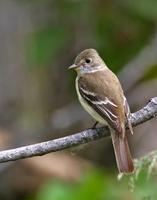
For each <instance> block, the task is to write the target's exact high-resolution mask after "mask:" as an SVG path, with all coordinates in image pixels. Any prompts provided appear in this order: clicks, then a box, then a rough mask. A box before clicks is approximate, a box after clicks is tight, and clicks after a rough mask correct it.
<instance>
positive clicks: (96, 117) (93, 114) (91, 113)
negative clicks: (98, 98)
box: [76, 83, 107, 125]
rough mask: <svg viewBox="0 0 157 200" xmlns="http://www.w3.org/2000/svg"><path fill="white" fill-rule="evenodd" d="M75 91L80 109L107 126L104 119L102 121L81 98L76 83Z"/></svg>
mask: <svg viewBox="0 0 157 200" xmlns="http://www.w3.org/2000/svg"><path fill="white" fill-rule="evenodd" d="M76 91H77V95H78V99H79V101H80V103H81V105H82V107H83V108H84V109H85V110H86V111H87V112H88V113H89V114H90V115H91V116H92V117H93V118H94V119H95V120H96V121H97V122H99V123H100V124H104V125H107V122H106V120H105V119H103V118H102V117H101V116H100V115H99V114H98V113H97V112H96V111H95V110H94V109H93V108H92V107H91V106H90V105H89V104H88V103H87V102H86V100H84V99H83V98H82V96H81V95H80V92H79V89H78V84H77V83H76Z"/></svg>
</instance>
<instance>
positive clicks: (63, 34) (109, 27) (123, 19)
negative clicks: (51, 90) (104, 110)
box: [27, 0, 155, 72]
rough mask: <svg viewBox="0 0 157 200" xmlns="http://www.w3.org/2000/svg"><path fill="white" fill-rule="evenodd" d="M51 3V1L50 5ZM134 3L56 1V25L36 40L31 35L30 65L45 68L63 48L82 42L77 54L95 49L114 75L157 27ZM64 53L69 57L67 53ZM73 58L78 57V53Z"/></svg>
mask: <svg viewBox="0 0 157 200" xmlns="http://www.w3.org/2000/svg"><path fill="white" fill-rule="evenodd" d="M35 2H36V1H35ZM40 2H42V1H40ZM50 2H51V1H48V3H49V4H50ZM127 2H128V3H127ZM133 2H134V3H135V1H133ZM32 3H34V1H32ZM134 3H130V1H129V0H128V1H126V2H124V3H122V1H119V3H113V2H110V1H107V2H106V1H104V2H103V1H102V2H100V1H89V0H86V1H69V0H64V1H53V4H52V5H51V4H50V8H51V7H52V12H53V11H54V9H53V6H55V18H54V19H53V20H54V21H53V23H52V24H51V23H49V24H47V27H46V28H45V26H41V28H40V29H39V30H37V31H35V33H34V34H33V37H32V35H30V38H28V44H27V47H28V48H27V54H28V55H27V57H28V61H29V66H33V67H34V66H36V67H39V66H43V67H46V66H47V64H50V61H51V62H53V61H55V60H56V59H58V56H57V55H58V53H59V52H60V51H61V50H62V49H65V51H66V49H67V50H68V51H70V48H73V46H75V44H76V43H77V40H78V41H81V40H82V39H83V40H84V42H85V43H84V44H81V42H80V50H78V53H79V52H80V51H81V50H82V49H83V48H89V47H93V48H96V49H97V50H98V51H99V52H100V53H101V55H102V57H103V58H104V59H105V61H106V63H107V65H108V66H110V67H111V68H112V69H113V70H114V71H115V72H117V71H119V70H120V69H121V68H122V67H123V65H124V64H125V63H127V62H128V61H129V60H131V59H132V58H133V57H134V56H135V55H136V53H137V52H138V51H139V50H140V49H141V48H142V47H143V45H144V44H145V43H146V42H147V41H148V39H149V38H150V37H151V35H152V32H153V30H154V27H155V26H154V25H153V24H154V22H155V19H154V20H150V19H149V18H146V17H143V16H141V15H138V14H137V10H136V9H131V8H132V7H133V5H134ZM130 4H131V5H130ZM148 4H151V3H149V2H148V1H147V2H146V1H145V6H146V7H145V8H147V7H148ZM138 5H139V4H138ZM143 7H144V5H143ZM154 9H155V8H154ZM77 32H78V35H77ZM79 32H80V33H79ZM89 38H90V39H89ZM86 41H89V42H88V43H86ZM65 54H66V55H67V52H65ZM61 56H62V54H61ZM71 56H76V53H75V52H74V55H71ZM60 59H64V57H60ZM30 63H31V64H30ZM63 67H64V66H63Z"/></svg>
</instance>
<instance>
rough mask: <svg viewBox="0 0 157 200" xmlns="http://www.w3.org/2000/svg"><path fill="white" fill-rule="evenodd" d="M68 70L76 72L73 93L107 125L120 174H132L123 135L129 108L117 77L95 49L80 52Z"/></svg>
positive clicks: (99, 121) (128, 151) (91, 112)
mask: <svg viewBox="0 0 157 200" xmlns="http://www.w3.org/2000/svg"><path fill="white" fill-rule="evenodd" d="M68 69H75V70H76V72H77V78H76V82H75V85H76V91H77V95H78V99H79V101H80V103H81V105H82V106H83V108H84V109H85V110H86V111H87V112H88V113H89V114H90V115H91V116H92V117H93V118H94V119H95V120H96V122H97V123H100V124H103V125H108V127H109V129H110V132H111V138H112V143H113V147H114V152H115V157H116V162H117V167H118V170H119V173H131V172H133V170H134V165H133V161H132V157H131V153H130V149H129V146H128V141H127V138H126V134H125V124H126V123H127V124H128V127H129V129H130V132H131V133H132V134H133V130H132V125H131V122H130V108H129V105H128V103H127V100H126V98H125V96H124V93H123V90H122V87H121V84H120V82H119V80H118V78H117V76H116V75H115V74H114V73H113V72H112V71H111V70H110V69H109V68H108V67H107V66H106V64H105V63H104V61H103V60H102V59H101V57H100V56H99V54H98V53H97V51H96V50H95V49H86V50H84V51H82V52H81V53H80V54H79V55H78V56H77V57H76V59H75V62H74V64H73V65H71V66H70V67H69V68H68Z"/></svg>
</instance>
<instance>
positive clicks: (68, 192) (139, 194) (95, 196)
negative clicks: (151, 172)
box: [28, 170, 157, 200]
mask: <svg viewBox="0 0 157 200" xmlns="http://www.w3.org/2000/svg"><path fill="white" fill-rule="evenodd" d="M128 182H129V184H130V185H129V184H128ZM134 184H135V185H134V186H132V185H131V181H130V176H124V177H123V178H122V179H121V180H120V181H118V180H117V179H116V176H113V174H112V175H111V174H110V173H108V174H107V173H103V172H102V171H101V172H100V171H99V170H96V171H91V172H89V173H88V175H86V176H85V177H83V178H82V180H80V182H79V183H66V182H62V181H49V182H48V183H46V184H45V185H43V186H42V188H41V189H40V191H39V192H38V194H37V195H36V197H34V198H33V197H32V198H30V199H28V200H74V199H75V200H123V199H124V200H126V199H127V200H143V199H151V200H155V199H156V198H157V191H156V181H155V180H154V179H153V180H152V179H151V180H147V173H146V171H142V172H141V173H140V175H139V176H138V180H137V181H136V182H135V183H134ZM132 187H134V190H133V191H132Z"/></svg>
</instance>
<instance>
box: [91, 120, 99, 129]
mask: <svg viewBox="0 0 157 200" xmlns="http://www.w3.org/2000/svg"><path fill="white" fill-rule="evenodd" d="M98 123H99V122H97V121H96V122H95V123H94V125H93V126H92V129H95V128H96V126H97V124H98Z"/></svg>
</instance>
